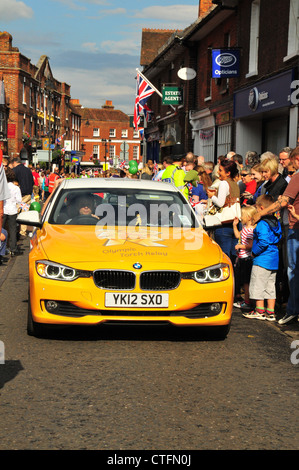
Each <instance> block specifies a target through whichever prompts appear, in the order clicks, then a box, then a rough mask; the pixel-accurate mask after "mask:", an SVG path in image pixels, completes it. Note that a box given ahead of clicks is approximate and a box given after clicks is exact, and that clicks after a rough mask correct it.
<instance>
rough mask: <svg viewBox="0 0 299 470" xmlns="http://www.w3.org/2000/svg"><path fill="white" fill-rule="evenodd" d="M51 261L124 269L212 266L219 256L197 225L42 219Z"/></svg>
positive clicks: (42, 236)
mask: <svg viewBox="0 0 299 470" xmlns="http://www.w3.org/2000/svg"><path fill="white" fill-rule="evenodd" d="M37 238H38V240H39V243H41V245H42V248H43V251H44V253H45V254H46V256H47V258H48V259H49V260H51V261H56V262H59V263H62V264H67V265H71V266H73V267H78V266H80V267H81V268H82V269H91V270H92V269H96V267H97V268H100V267H105V268H110V269H116V268H117V269H124V268H126V267H127V266H130V267H131V266H132V262H133V263H136V262H140V263H142V265H143V267H148V268H151V269H153V268H155V267H157V265H161V264H163V265H167V264H169V265H172V266H171V267H172V269H175V268H176V267H177V266H178V264H180V265H182V264H183V265H184V264H185V265H189V266H190V269H192V268H191V267H192V266H194V267H197V268H198V266H212V265H214V264H217V263H219V262H221V261H222V260H223V253H222V251H221V250H220V248H219V246H218V245H217V244H216V243H215V242H214V241H212V240H211V239H210V238H209V237H208V235H207V233H206V232H205V231H204V230H202V229H201V228H196V229H184V228H182V229H181V228H165V227H163V228H156V227H140V228H136V227H111V228H109V227H108V228H103V227H98V226H95V227H94V226H65V225H50V224H48V223H45V224H44V225H43V227H42V229H41V230H40V231H39V233H38V234H37Z"/></svg>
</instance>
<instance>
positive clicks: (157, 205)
mask: <svg viewBox="0 0 299 470" xmlns="http://www.w3.org/2000/svg"><path fill="white" fill-rule="evenodd" d="M18 221H19V223H24V224H26V225H31V226H33V227H34V231H33V235H32V238H31V239H30V243H31V247H30V253H29V299H28V322H27V331H28V334H29V335H34V336H42V335H43V334H44V333H45V331H46V330H47V327H49V326H50V325H70V326H71V325H77V326H80V325H81V326H83V325H84V326H86V325H89V326H93V325H94V326H98V325H103V326H104V325H125V324H126V325H136V324H137V325H141V326H143V327H146V325H157V324H158V325H159V324H161V325H165V324H167V325H170V326H173V327H178V328H183V327H191V328H192V329H195V328H205V329H206V328H208V330H209V331H212V332H214V331H215V333H216V334H217V336H218V337H222V338H225V337H226V336H227V334H228V331H229V328H230V323H231V315H232V303H233V286H234V279H233V270H232V265H231V262H230V260H229V258H228V257H227V256H226V255H225V254H224V253H223V252H222V250H221V249H220V247H219V246H218V245H217V244H216V243H215V242H214V241H213V240H212V239H211V238H210V237H209V235H208V233H207V232H206V231H205V230H204V229H203V227H202V225H201V224H200V223H199V221H198V220H197V216H196V214H195V212H194V210H193V208H192V207H191V205H190V204H189V203H188V201H187V200H186V198H185V197H184V196H183V194H182V193H181V192H180V191H179V190H178V189H177V188H176V187H175V186H173V185H172V184H170V183H164V182H155V181H147V180H135V179H130V178H123V179H122V178H88V179H81V178H80V179H75V180H72V179H65V180H63V181H62V182H61V184H60V185H59V186H58V188H57V189H56V190H55V191H54V193H52V196H51V198H50V200H49V202H47V203H46V205H45V207H44V208H43V211H42V213H39V212H38V211H34V210H30V211H28V212H23V213H21V214H19V216H18Z"/></svg>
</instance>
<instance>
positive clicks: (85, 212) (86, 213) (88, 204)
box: [66, 195, 99, 224]
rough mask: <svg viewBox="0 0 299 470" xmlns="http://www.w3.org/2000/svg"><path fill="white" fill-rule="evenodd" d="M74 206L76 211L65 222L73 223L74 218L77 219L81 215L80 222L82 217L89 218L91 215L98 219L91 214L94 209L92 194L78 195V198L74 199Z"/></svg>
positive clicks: (97, 218)
mask: <svg viewBox="0 0 299 470" xmlns="http://www.w3.org/2000/svg"><path fill="white" fill-rule="evenodd" d="M74 205H75V208H76V213H77V215H75V216H74V217H73V218H72V219H69V220H67V221H66V223H67V224H69V223H74V222H75V221H76V220H78V221H79V218H81V217H82V219H81V220H82V222H83V220H84V217H86V219H87V218H90V217H93V218H94V219H96V220H99V217H98V216H96V215H95V214H93V210H94V199H93V197H92V196H88V195H85V196H79V197H78V199H77V200H76V201H75V204H74Z"/></svg>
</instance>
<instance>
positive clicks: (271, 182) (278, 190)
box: [260, 158, 288, 201]
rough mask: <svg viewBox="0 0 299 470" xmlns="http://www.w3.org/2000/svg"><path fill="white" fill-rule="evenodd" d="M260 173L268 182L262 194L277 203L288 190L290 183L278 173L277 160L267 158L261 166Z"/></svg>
mask: <svg viewBox="0 0 299 470" xmlns="http://www.w3.org/2000/svg"><path fill="white" fill-rule="evenodd" d="M260 172H261V173H262V175H263V178H264V179H265V180H266V182H265V184H264V185H263V187H262V190H261V194H268V195H269V196H272V197H273V199H274V201H277V198H278V196H280V195H281V194H282V193H283V192H284V190H285V189H286V187H287V185H288V183H287V181H286V180H285V179H284V177H283V176H282V175H281V174H280V173H279V172H278V161H277V160H276V158H266V159H265V160H263V161H262V162H261V164H260Z"/></svg>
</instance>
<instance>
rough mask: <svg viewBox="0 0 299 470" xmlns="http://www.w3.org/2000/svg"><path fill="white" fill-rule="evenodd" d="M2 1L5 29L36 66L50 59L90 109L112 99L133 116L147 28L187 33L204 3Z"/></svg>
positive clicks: (0, 13)
mask: <svg viewBox="0 0 299 470" xmlns="http://www.w3.org/2000/svg"><path fill="white" fill-rule="evenodd" d="M160 3H161V2H159V0H147V1H146V2H142V1H140V0H139V1H137V0H24V1H19V0H0V31H7V32H8V33H10V34H11V35H12V37H13V42H12V44H13V46H14V47H18V48H19V50H20V52H21V53H22V54H23V55H25V56H26V57H28V58H30V59H31V62H32V63H33V64H34V65H36V64H37V62H38V60H39V58H40V56H41V55H47V56H48V57H49V62H50V67H51V70H52V73H53V76H54V78H56V79H57V80H59V81H60V82H65V83H67V84H69V85H70V86H71V97H72V98H73V99H79V101H80V103H81V105H82V106H84V107H86V108H101V107H102V106H103V105H104V104H105V101H106V100H112V102H113V105H114V107H115V109H120V110H121V111H123V112H125V113H126V114H133V109H134V101H135V93H136V69H137V68H139V69H140V70H142V67H141V66H140V47H141V35H142V28H153V29H184V28H186V27H187V26H189V25H191V24H192V23H193V22H194V21H196V19H197V16H198V5H199V0H186V1H185V2H184V0H163V5H161V4H160Z"/></svg>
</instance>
